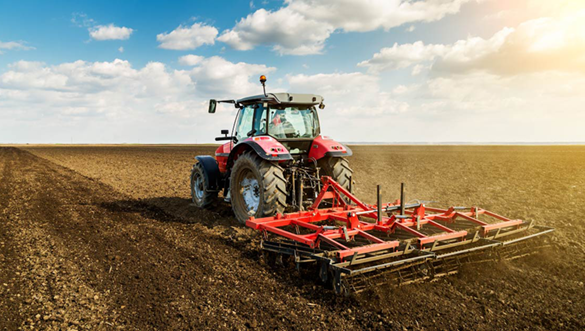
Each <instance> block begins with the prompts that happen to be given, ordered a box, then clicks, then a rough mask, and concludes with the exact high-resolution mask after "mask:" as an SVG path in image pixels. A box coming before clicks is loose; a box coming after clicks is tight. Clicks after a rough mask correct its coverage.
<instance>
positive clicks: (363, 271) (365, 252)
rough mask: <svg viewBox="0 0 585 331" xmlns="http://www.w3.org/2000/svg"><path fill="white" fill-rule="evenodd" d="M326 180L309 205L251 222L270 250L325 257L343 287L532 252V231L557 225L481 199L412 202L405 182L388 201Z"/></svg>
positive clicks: (331, 276) (329, 273)
mask: <svg viewBox="0 0 585 331" xmlns="http://www.w3.org/2000/svg"><path fill="white" fill-rule="evenodd" d="M321 181H322V184H323V186H322V189H321V191H320V193H319V194H318V196H317V198H316V199H315V202H314V203H313V205H312V206H311V207H310V208H309V209H308V210H306V211H299V212H295V213H290V214H284V215H281V214H278V215H276V216H274V217H266V218H258V219H255V218H250V219H249V220H248V221H247V222H246V225H247V226H249V227H251V228H253V229H256V230H259V231H262V232H263V233H264V234H265V240H263V242H262V248H263V249H264V250H265V251H267V252H272V253H275V254H280V255H285V256H292V257H294V261H295V262H296V264H297V266H300V265H302V264H304V263H318V264H319V265H320V278H321V279H322V280H323V281H324V282H331V284H332V285H333V287H334V289H335V290H336V291H337V292H338V293H340V292H350V291H361V290H363V289H365V288H366V287H367V284H368V283H372V284H374V285H375V284H379V283H388V282H393V281H394V282H395V283H396V284H407V283H410V282H413V281H417V280H425V279H430V278H436V277H440V276H444V275H448V274H452V273H455V272H457V270H458V267H459V265H460V264H461V263H464V262H474V261H481V260H486V259H495V258H508V257H515V256H522V255H526V254H529V253H531V252H533V251H534V248H533V247H532V246H531V245H528V247H527V245H526V243H527V241H528V240H529V239H535V238H536V237H540V236H542V235H544V234H546V233H550V232H552V231H553V229H552V228H547V227H542V226H535V225H534V224H533V222H525V221H522V220H513V219H508V218H506V217H503V216H501V215H498V214H495V213H493V212H490V211H487V210H484V209H481V208H478V207H470V208H464V207H451V208H448V209H439V208H432V207H427V206H425V204H424V203H422V202H417V203H414V204H405V203H404V198H403V190H402V191H401V200H397V201H396V202H394V203H386V204H382V203H381V198H380V197H381V195H380V188H379V187H378V203H377V204H376V205H369V204H365V203H363V202H361V201H360V200H359V199H357V198H356V197H355V196H353V195H352V194H351V193H350V192H349V191H347V190H346V189H344V188H343V187H342V186H340V185H339V184H338V183H336V182H335V181H333V180H332V179H331V178H330V177H326V176H324V177H322V178H321ZM320 206H321V208H319V207H320ZM322 206H326V207H322ZM480 218H481V219H480ZM273 235H276V236H273ZM273 237H275V239H273ZM531 241H532V240H531Z"/></svg>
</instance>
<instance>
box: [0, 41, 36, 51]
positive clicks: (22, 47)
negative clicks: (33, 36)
mask: <svg viewBox="0 0 585 331" xmlns="http://www.w3.org/2000/svg"><path fill="white" fill-rule="evenodd" d="M31 49H35V48H34V47H31V46H27V45H26V43H25V42H23V41H7V42H2V41H0V54H2V53H3V51H12V50H19V51H28V50H31Z"/></svg>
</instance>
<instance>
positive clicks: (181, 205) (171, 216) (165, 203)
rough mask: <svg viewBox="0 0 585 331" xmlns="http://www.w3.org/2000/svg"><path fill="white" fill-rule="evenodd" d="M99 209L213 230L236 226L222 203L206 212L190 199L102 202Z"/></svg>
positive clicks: (160, 198) (225, 205) (162, 198)
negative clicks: (198, 225) (200, 226)
mask: <svg viewBox="0 0 585 331" xmlns="http://www.w3.org/2000/svg"><path fill="white" fill-rule="evenodd" d="M100 207H102V208H105V209H107V210H109V211H112V212H122V213H137V214H140V215H141V216H142V217H145V218H149V219H153V220H156V221H159V222H164V223H184V224H196V223H199V224H202V225H204V226H206V227H208V228H215V227H216V226H218V225H224V226H234V225H237V222H236V220H235V219H234V218H233V213H232V210H231V208H229V205H227V204H225V203H222V202H218V203H216V204H215V205H213V206H212V208H209V209H208V210H202V209H199V208H197V207H195V206H194V205H193V203H192V202H191V199H185V198H179V197H159V198H150V199H126V200H117V201H114V202H104V203H101V204H100ZM169 211H172V212H169Z"/></svg>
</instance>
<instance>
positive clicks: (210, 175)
mask: <svg viewBox="0 0 585 331" xmlns="http://www.w3.org/2000/svg"><path fill="white" fill-rule="evenodd" d="M195 159H197V161H198V162H199V163H201V165H202V166H203V173H204V175H205V181H206V182H207V186H208V187H206V188H205V189H206V190H207V191H217V190H219V185H218V183H219V176H220V174H219V167H218V166H217V162H216V161H215V159H214V158H213V157H211V156H209V155H200V156H196V157H195Z"/></svg>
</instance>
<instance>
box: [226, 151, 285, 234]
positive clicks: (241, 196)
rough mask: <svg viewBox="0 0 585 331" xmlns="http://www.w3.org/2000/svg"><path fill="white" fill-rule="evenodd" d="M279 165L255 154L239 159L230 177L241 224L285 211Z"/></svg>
mask: <svg viewBox="0 0 585 331" xmlns="http://www.w3.org/2000/svg"><path fill="white" fill-rule="evenodd" d="M283 172H284V171H283V169H282V168H281V167H280V166H279V165H278V164H277V163H272V162H268V161H265V160H262V159H260V158H259V157H258V156H257V155H255V154H253V153H252V152H246V153H243V154H242V155H240V156H239V157H238V159H237V160H236V162H235V163H234V166H233V168H232V173H231V177H230V196H231V202H232V209H233V210H234V214H235V215H236V218H237V219H238V221H239V222H240V223H246V220H247V219H248V218H250V217H256V218H259V217H264V216H273V215H276V214H278V213H280V214H282V213H284V210H285V208H286V196H287V194H286V180H285V178H284V174H283Z"/></svg>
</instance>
